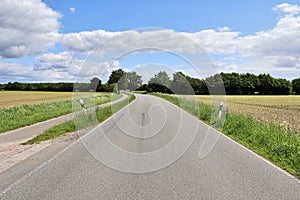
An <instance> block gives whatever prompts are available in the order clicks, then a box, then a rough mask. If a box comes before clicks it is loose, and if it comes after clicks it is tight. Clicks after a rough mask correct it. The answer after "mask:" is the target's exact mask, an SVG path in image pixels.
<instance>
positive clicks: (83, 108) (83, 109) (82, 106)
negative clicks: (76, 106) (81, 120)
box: [79, 99, 87, 115]
mask: <svg viewBox="0 0 300 200" xmlns="http://www.w3.org/2000/svg"><path fill="white" fill-rule="evenodd" d="M79 103H80V105H81V108H82V111H83V112H84V114H85V115H87V114H86V110H85V107H84V102H83V100H82V99H79Z"/></svg>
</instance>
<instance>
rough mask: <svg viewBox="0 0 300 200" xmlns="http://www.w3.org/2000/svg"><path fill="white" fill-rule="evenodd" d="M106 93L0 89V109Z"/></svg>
mask: <svg viewBox="0 0 300 200" xmlns="http://www.w3.org/2000/svg"><path fill="white" fill-rule="evenodd" d="M101 94H106V93H105V92H104V93H101V92H97V93H95V92H90V93H89V92H88V93H87V92H76V93H73V92H35V91H0V109H3V108H10V107H14V106H21V105H33V104H40V103H50V102H58V101H66V100H72V98H73V97H75V98H78V97H80V98H84V97H88V96H95V95H101Z"/></svg>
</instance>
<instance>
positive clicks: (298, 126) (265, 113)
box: [197, 95, 300, 134]
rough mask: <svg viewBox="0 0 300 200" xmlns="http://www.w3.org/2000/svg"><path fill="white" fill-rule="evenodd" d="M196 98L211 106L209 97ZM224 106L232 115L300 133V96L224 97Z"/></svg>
mask: <svg viewBox="0 0 300 200" xmlns="http://www.w3.org/2000/svg"><path fill="white" fill-rule="evenodd" d="M197 98H198V99H199V100H200V101H202V102H204V103H206V104H211V97H210V96H208V95H207V96H197ZM226 105H227V106H228V108H229V112H230V113H233V114H242V115H248V116H250V117H251V118H253V119H255V120H257V121H260V122H264V123H272V124H275V125H277V126H279V127H280V128H281V129H283V130H290V131H291V132H296V133H298V134H299V133H300V96H292V95H290V96H244V95H243V96H233V95H232V96H226Z"/></svg>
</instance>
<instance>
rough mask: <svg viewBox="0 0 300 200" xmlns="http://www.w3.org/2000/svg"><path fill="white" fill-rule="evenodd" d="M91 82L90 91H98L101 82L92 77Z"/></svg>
mask: <svg viewBox="0 0 300 200" xmlns="http://www.w3.org/2000/svg"><path fill="white" fill-rule="evenodd" d="M90 81H91V86H90V90H93V91H97V92H98V91H100V89H101V80H100V79H99V78H97V77H94V78H93V79H92V80H90Z"/></svg>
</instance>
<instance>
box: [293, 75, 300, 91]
mask: <svg viewBox="0 0 300 200" xmlns="http://www.w3.org/2000/svg"><path fill="white" fill-rule="evenodd" d="M292 87H293V93H294V94H300V78H297V79H294V80H292Z"/></svg>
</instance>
